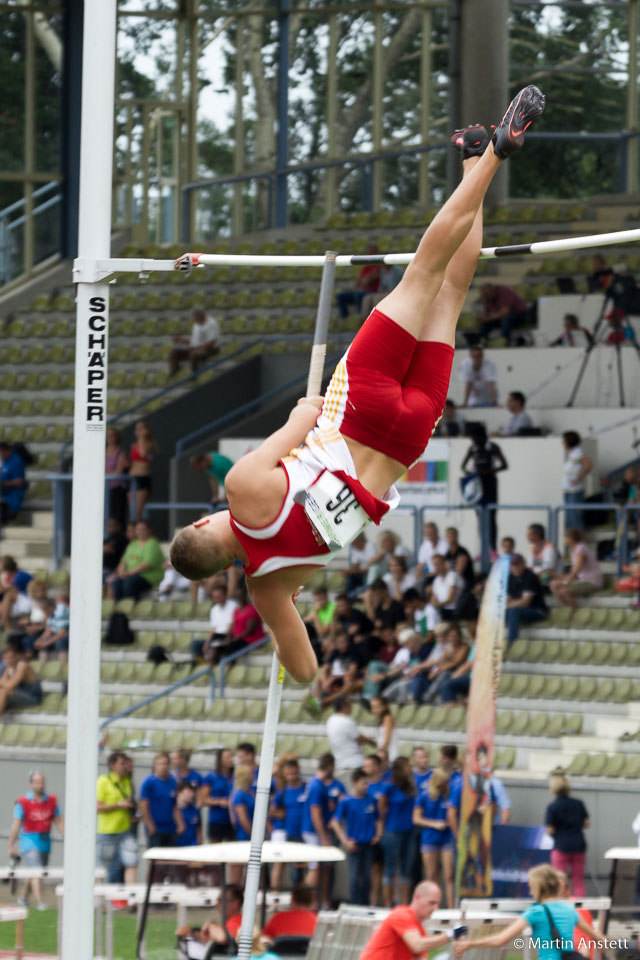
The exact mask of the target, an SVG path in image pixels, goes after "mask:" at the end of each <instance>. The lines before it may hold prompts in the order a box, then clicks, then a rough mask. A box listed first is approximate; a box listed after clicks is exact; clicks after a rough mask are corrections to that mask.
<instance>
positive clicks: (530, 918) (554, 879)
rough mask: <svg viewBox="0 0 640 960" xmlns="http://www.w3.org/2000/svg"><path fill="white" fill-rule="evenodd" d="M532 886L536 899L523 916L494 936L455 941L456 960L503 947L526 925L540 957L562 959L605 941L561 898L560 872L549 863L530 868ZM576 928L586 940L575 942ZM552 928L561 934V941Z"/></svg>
mask: <svg viewBox="0 0 640 960" xmlns="http://www.w3.org/2000/svg"><path fill="white" fill-rule="evenodd" d="M529 888H530V890H531V896H532V897H533V899H534V900H535V901H536V902H535V903H534V904H532V906H530V907H528V909H527V910H525V911H524V913H523V914H522V916H521V917H518V919H517V920H514V921H513V923H511V924H509V926H508V927H503V928H502V930H501V931H500V932H499V933H495V934H493V936H490V937H479V938H477V939H476V938H474V939H473V940H467V939H460V940H456V941H455V942H454V944H453V955H454V957H455V960H460V957H461V956H462V955H463V954H464V953H465V952H466V951H467V950H475V949H476V948H481V949H484V948H486V947H490V948H494V949H496V948H498V947H504V946H506V945H507V944H508V943H510V942H511V941H512V940H513V938H514V937H517V936H518V934H521V933H524V931H525V930H526V929H527V927H531V939H532V940H533V941H538V942H537V952H538V960H561V957H562V954H563V952H565V951H569V950H571V949H574V950H578V949H580V950H583V949H585V948H586V949H587V950H588V951H590V950H591V949H592V943H597V942H598V941H600V942H602V935H600V936H598V934H597V933H596V931H595V930H594V929H593V927H590V926H589V924H588V923H587V922H586V920H584V919H583V918H582V917H581V916H580V915H579V914H578V912H577V910H576V908H575V906H574V905H573V904H572V903H569V902H567V901H566V900H562V899H561V895H562V885H561V878H560V875H559V874H558V872H557V871H556V870H554V869H553V867H551V866H549V864H546V863H545V864H541V865H540V866H538V867H533V869H532V870H529ZM549 917H551V920H550V918H549ZM576 927H578V928H579V929H580V930H581V931H582V933H584V934H585V938H584V943H583V942H582V941H579V942H578V943H575V941H574V939H573V932H574V929H575V928H576ZM553 928H555V931H556V932H557V935H559V937H560V941H561V942H560V943H558V939H557V936H556V934H555V933H554V929H553Z"/></svg>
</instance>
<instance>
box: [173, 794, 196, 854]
mask: <svg viewBox="0 0 640 960" xmlns="http://www.w3.org/2000/svg"><path fill="white" fill-rule="evenodd" d="M180 812H181V814H182V819H183V820H184V825H185V827H186V830H185V831H184V833H179V834H178V846H179V847H195V846H196V844H197V843H198V827H199V826H200V811H199V810H198V808H197V807H196V805H195V803H190V804H188V805H187V806H186V807H182V808H181V810H180Z"/></svg>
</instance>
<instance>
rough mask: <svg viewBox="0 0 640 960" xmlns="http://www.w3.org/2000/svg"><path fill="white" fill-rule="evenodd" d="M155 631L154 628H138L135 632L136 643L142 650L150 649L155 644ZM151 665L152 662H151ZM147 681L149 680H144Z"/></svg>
mask: <svg viewBox="0 0 640 960" xmlns="http://www.w3.org/2000/svg"><path fill="white" fill-rule="evenodd" d="M156 642H157V641H156V631H155V630H139V631H138V632H137V633H136V643H137V644H138V645H139V646H141V647H142V648H143V649H144V650H150V649H151V647H153V646H155V644H156ZM151 666H152V667H153V664H151ZM146 682H147V683H148V682H149V681H146Z"/></svg>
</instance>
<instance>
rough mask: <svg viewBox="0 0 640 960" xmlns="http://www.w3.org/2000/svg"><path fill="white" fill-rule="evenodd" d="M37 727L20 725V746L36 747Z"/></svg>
mask: <svg viewBox="0 0 640 960" xmlns="http://www.w3.org/2000/svg"><path fill="white" fill-rule="evenodd" d="M37 741H38V728H37V727H36V726H35V724H33V725H31V724H30V725H29V726H26V725H25V726H22V727H20V737H19V743H20V746H21V747H36V746H37V745H38V742H37Z"/></svg>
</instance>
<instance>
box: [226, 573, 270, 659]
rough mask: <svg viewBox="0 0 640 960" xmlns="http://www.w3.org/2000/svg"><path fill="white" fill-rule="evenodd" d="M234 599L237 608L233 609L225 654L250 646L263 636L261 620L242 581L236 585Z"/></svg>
mask: <svg viewBox="0 0 640 960" xmlns="http://www.w3.org/2000/svg"><path fill="white" fill-rule="evenodd" d="M234 600H235V601H236V603H237V608H236V609H235V610H234V611H233V625H232V627H231V637H232V639H231V643H230V645H229V646H228V647H226V648H225V653H226V654H227V655H228V654H229V653H234V652H235V651H236V650H243V649H245V648H246V647H250V646H251V644H252V643H257V641H258V640H262V638H263V637H264V627H263V625H262V620H261V619H260V616H259V614H258V611H257V610H256V608H255V607H254V606H253V604H252V603H249V593H248V591H247V587H246V584H245V583H244V582H243V583H239V584H238V586H237V587H236V589H235V594H234Z"/></svg>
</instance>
